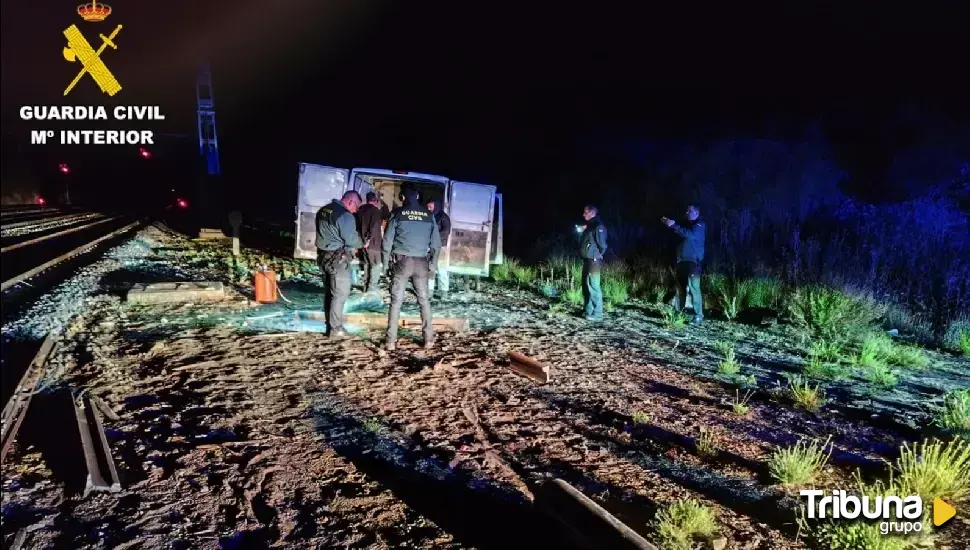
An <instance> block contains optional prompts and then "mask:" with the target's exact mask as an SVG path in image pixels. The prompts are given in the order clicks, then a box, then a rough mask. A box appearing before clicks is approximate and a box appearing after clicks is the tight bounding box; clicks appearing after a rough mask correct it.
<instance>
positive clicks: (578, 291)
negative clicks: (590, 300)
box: [562, 284, 583, 306]
mask: <svg viewBox="0 0 970 550" xmlns="http://www.w3.org/2000/svg"><path fill="white" fill-rule="evenodd" d="M562 299H563V300H565V302H566V303H567V304H569V305H571V306H581V305H583V289H582V287H580V286H579V285H578V284H573V285H570V286H569V287H568V288H566V290H564V291H563V293H562Z"/></svg>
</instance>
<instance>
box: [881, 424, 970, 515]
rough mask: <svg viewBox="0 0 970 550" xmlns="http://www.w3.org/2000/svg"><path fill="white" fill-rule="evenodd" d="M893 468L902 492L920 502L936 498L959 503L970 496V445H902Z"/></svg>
mask: <svg viewBox="0 0 970 550" xmlns="http://www.w3.org/2000/svg"><path fill="white" fill-rule="evenodd" d="M896 468H897V470H898V471H899V484H900V486H901V488H902V489H903V492H904V493H906V494H916V495H919V496H921V497H922V498H923V502H930V501H932V500H933V499H936V498H942V499H946V500H949V501H951V502H953V501H959V500H962V499H963V498H964V497H966V496H967V495H968V494H970V442H968V441H967V440H964V439H959V438H958V439H955V440H953V441H950V442H942V441H933V442H930V441H924V442H923V443H922V444H919V443H914V444H913V446H912V447H910V446H909V444H906V445H903V447H902V449H901V453H900V457H899V460H898V461H897V463H896Z"/></svg>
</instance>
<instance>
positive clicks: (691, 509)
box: [656, 499, 717, 550]
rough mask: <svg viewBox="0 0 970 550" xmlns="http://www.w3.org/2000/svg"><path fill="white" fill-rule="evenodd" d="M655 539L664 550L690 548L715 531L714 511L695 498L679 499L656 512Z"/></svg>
mask: <svg viewBox="0 0 970 550" xmlns="http://www.w3.org/2000/svg"><path fill="white" fill-rule="evenodd" d="M656 523H657V539H658V542H659V543H660V547H661V548H663V549H664V550H691V548H693V547H694V543H695V542H696V541H698V540H701V539H705V538H710V537H712V536H714V533H715V532H717V520H716V519H715V515H714V511H713V510H711V508H709V507H708V506H706V505H704V504H701V503H699V502H697V501H696V500H691V499H688V500H681V501H679V502H675V503H674V504H672V505H670V506H667V507H666V508H664V509H663V510H661V511H660V512H659V513H658V514H657V519H656Z"/></svg>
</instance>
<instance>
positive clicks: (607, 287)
mask: <svg viewBox="0 0 970 550" xmlns="http://www.w3.org/2000/svg"><path fill="white" fill-rule="evenodd" d="M604 275H605V274H604ZM602 284H603V300H604V301H606V302H609V303H610V304H612V305H617V306H619V305H623V304H625V303H627V301H629V299H630V283H629V281H627V279H626V278H625V277H624V276H623V275H622V274H621V273H617V274H615V275H612V276H604V278H603V279H602Z"/></svg>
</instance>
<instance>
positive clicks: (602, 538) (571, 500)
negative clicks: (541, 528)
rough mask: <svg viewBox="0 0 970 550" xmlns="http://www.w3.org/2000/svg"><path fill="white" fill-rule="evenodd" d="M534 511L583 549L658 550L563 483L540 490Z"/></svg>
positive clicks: (550, 483)
mask: <svg viewBox="0 0 970 550" xmlns="http://www.w3.org/2000/svg"><path fill="white" fill-rule="evenodd" d="M535 507H536V509H537V510H538V511H539V512H541V513H543V514H545V515H547V516H549V517H551V518H552V519H554V520H556V521H557V522H559V523H560V524H561V525H562V526H563V528H564V529H567V530H569V531H571V532H572V533H574V534H575V535H576V537H575V539H574V540H576V542H577V543H579V544H580V545H581V546H582V547H583V548H589V549H590V550H593V549H599V548H613V549H617V550H657V547H656V546H654V545H653V544H651V543H650V542H649V541H647V539H645V538H643V537H642V536H640V534H639V533H637V532H636V531H634V530H633V529H630V528H629V527H628V526H627V525H626V524H624V523H623V522H622V521H620V520H618V519H617V518H616V517H615V516H613V514H610V513H609V512H607V511H606V510H605V509H604V508H603V507H602V506H600V505H599V504H596V503H595V502H593V501H592V500H590V499H589V498H588V497H586V495H584V494H583V493H581V492H580V491H578V490H577V489H576V488H575V487H573V486H572V485H570V484H568V483H566V482H565V481H563V480H561V479H554V480H552V481H548V482H546V483H544V484H542V486H541V487H539V490H538V491H537V494H536V500H535ZM571 538H572V537H571Z"/></svg>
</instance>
